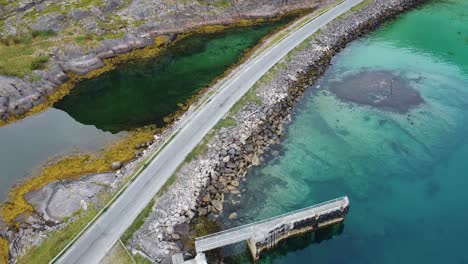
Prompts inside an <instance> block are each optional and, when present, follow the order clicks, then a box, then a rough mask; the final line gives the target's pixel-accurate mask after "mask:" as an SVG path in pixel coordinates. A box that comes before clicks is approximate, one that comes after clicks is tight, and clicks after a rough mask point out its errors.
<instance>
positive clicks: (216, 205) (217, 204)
mask: <svg viewBox="0 0 468 264" xmlns="http://www.w3.org/2000/svg"><path fill="white" fill-rule="evenodd" d="M211 204H212V205H213V207H214V208H215V209H216V211H218V212H222V211H223V203H222V202H220V201H218V200H212V201H211Z"/></svg>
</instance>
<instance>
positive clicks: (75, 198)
mask: <svg viewBox="0 0 468 264" xmlns="http://www.w3.org/2000/svg"><path fill="white" fill-rule="evenodd" d="M113 176H114V174H113V173H105V174H96V175H91V176H87V177H83V178H81V179H80V180H76V181H65V180H64V181H55V182H52V183H49V184H47V185H46V186H44V187H42V188H41V189H39V190H35V191H32V192H29V193H28V194H26V195H25V199H26V201H28V203H30V204H31V205H32V206H33V207H34V210H35V211H36V212H38V213H40V214H41V215H42V217H43V218H44V219H45V220H46V221H49V220H50V221H54V222H60V221H62V219H63V218H65V217H70V216H72V214H73V213H74V212H76V211H78V210H80V209H81V201H82V200H83V201H85V202H86V203H88V204H89V203H90V202H93V201H95V200H96V198H95V196H96V195H97V194H98V193H99V192H101V191H102V190H104V188H105V187H104V186H103V185H107V184H110V181H111V179H113V178H114V177H113Z"/></svg>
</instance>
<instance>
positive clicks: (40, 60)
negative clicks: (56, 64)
mask: <svg viewBox="0 0 468 264" xmlns="http://www.w3.org/2000/svg"><path fill="white" fill-rule="evenodd" d="M48 61H49V56H39V57H37V58H34V59H33V60H32V62H31V70H40V69H44V65H45V64H46V63H47V62H48Z"/></svg>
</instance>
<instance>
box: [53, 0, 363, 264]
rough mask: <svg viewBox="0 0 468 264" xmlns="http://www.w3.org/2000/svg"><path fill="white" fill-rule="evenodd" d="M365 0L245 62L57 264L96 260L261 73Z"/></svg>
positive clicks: (353, 0) (357, 0)
mask: <svg viewBox="0 0 468 264" xmlns="http://www.w3.org/2000/svg"><path fill="white" fill-rule="evenodd" d="M362 1H363V0H346V1H344V2H343V3H341V4H340V5H338V6H336V7H335V8H333V9H331V10H329V11H328V12H326V13H324V14H323V15H321V16H319V17H317V18H315V19H314V20H312V21H311V22H309V23H307V24H306V25H304V26H303V27H301V28H300V29H298V30H297V31H295V32H294V33H292V34H290V35H288V36H287V37H286V38H285V39H283V40H282V41H280V42H279V43H277V44H275V45H274V46H273V47H271V48H270V49H267V50H266V51H265V52H263V53H262V54H261V55H259V56H258V57H257V58H256V59H254V60H252V61H250V62H249V63H247V64H245V65H244V66H242V68H241V69H240V71H239V72H238V73H236V74H235V75H234V76H233V77H232V78H231V79H229V80H228V81H226V82H225V83H224V85H223V86H222V87H221V88H220V90H219V92H218V93H217V94H216V95H215V96H214V97H213V98H212V100H211V101H210V102H208V103H207V104H205V105H204V106H203V107H202V108H201V109H199V110H198V112H197V113H195V116H194V117H193V118H192V119H191V120H190V121H189V122H188V123H187V124H186V125H185V127H184V128H182V129H181V130H180V132H179V133H178V134H177V135H176V136H175V137H174V138H173V140H172V141H171V142H170V143H169V144H168V145H167V146H166V147H165V148H164V149H163V150H162V151H161V153H159V154H158V155H157V156H156V158H155V159H153V161H152V162H151V163H150V164H149V165H148V166H147V167H146V169H145V170H144V171H143V172H142V173H141V174H140V175H139V176H138V177H137V178H136V180H135V181H134V182H133V183H132V184H130V186H129V187H128V188H127V189H126V190H125V191H124V192H123V193H122V195H121V196H120V197H119V198H118V199H117V200H116V201H115V202H114V203H113V204H112V206H111V207H110V208H109V209H108V210H107V211H106V212H105V213H104V214H103V215H102V216H101V217H99V218H98V219H97V220H96V222H95V223H94V224H93V225H91V226H90V227H89V229H88V230H87V231H86V232H85V233H83V234H82V235H81V237H80V238H78V240H76V242H75V243H74V244H73V245H72V246H71V247H70V248H69V249H68V250H67V251H66V252H65V253H64V254H63V255H62V257H61V258H60V259H59V260H58V263H64V264H73V263H83V264H90V263H98V262H99V261H100V260H101V259H102V258H103V257H104V256H105V254H106V253H107V252H108V251H109V250H110V249H111V248H112V246H113V245H114V243H115V242H117V241H118V239H119V238H120V236H121V235H122V234H123V232H125V230H126V229H127V228H128V227H129V226H130V224H132V222H133V221H134V219H135V218H136V217H137V216H138V214H139V213H140V212H141V211H142V210H143V208H145V207H146V205H147V204H148V203H149V202H150V201H151V199H153V197H154V196H155V195H156V193H157V192H158V191H159V189H160V188H161V186H162V185H163V184H164V183H165V182H166V180H167V179H169V177H170V176H171V175H172V173H173V172H174V171H175V170H176V168H177V167H178V166H179V164H181V163H182V162H183V161H184V159H185V156H187V155H188V154H189V153H190V152H191V151H192V149H193V148H194V147H195V146H196V145H197V144H198V143H199V142H200V141H201V140H202V139H203V137H204V136H205V135H206V134H207V133H208V132H209V131H210V130H211V128H213V126H214V125H215V124H216V123H217V122H218V121H219V120H220V119H221V118H223V116H224V115H225V114H226V113H227V112H228V111H229V109H230V108H231V107H232V106H233V105H234V104H235V103H236V102H237V101H238V100H239V99H240V98H241V97H242V96H243V95H244V94H245V93H246V92H247V91H248V90H249V89H250V87H252V86H253V85H254V84H255V83H256V82H257V81H258V80H259V79H260V77H262V76H263V75H264V74H265V73H266V72H267V71H268V70H269V69H270V68H271V67H273V66H274V65H275V64H276V63H277V62H279V61H280V60H281V59H282V58H283V57H284V56H285V55H286V54H288V52H289V51H291V50H292V49H294V48H295V47H296V46H297V45H299V44H300V43H302V42H303V41H304V40H305V39H306V38H308V37H309V36H311V35H312V34H313V33H315V32H316V31H317V30H319V29H320V28H321V27H323V26H324V25H326V24H327V23H329V22H330V21H332V20H334V19H335V18H337V17H338V16H340V15H341V14H343V13H345V12H346V11H348V10H349V9H350V8H351V7H353V6H355V5H357V4H358V3H360V2H362Z"/></svg>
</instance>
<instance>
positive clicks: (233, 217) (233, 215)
mask: <svg viewBox="0 0 468 264" xmlns="http://www.w3.org/2000/svg"><path fill="white" fill-rule="evenodd" d="M234 219H237V213H236V212H234V213H231V214H230V215H229V220H234Z"/></svg>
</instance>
